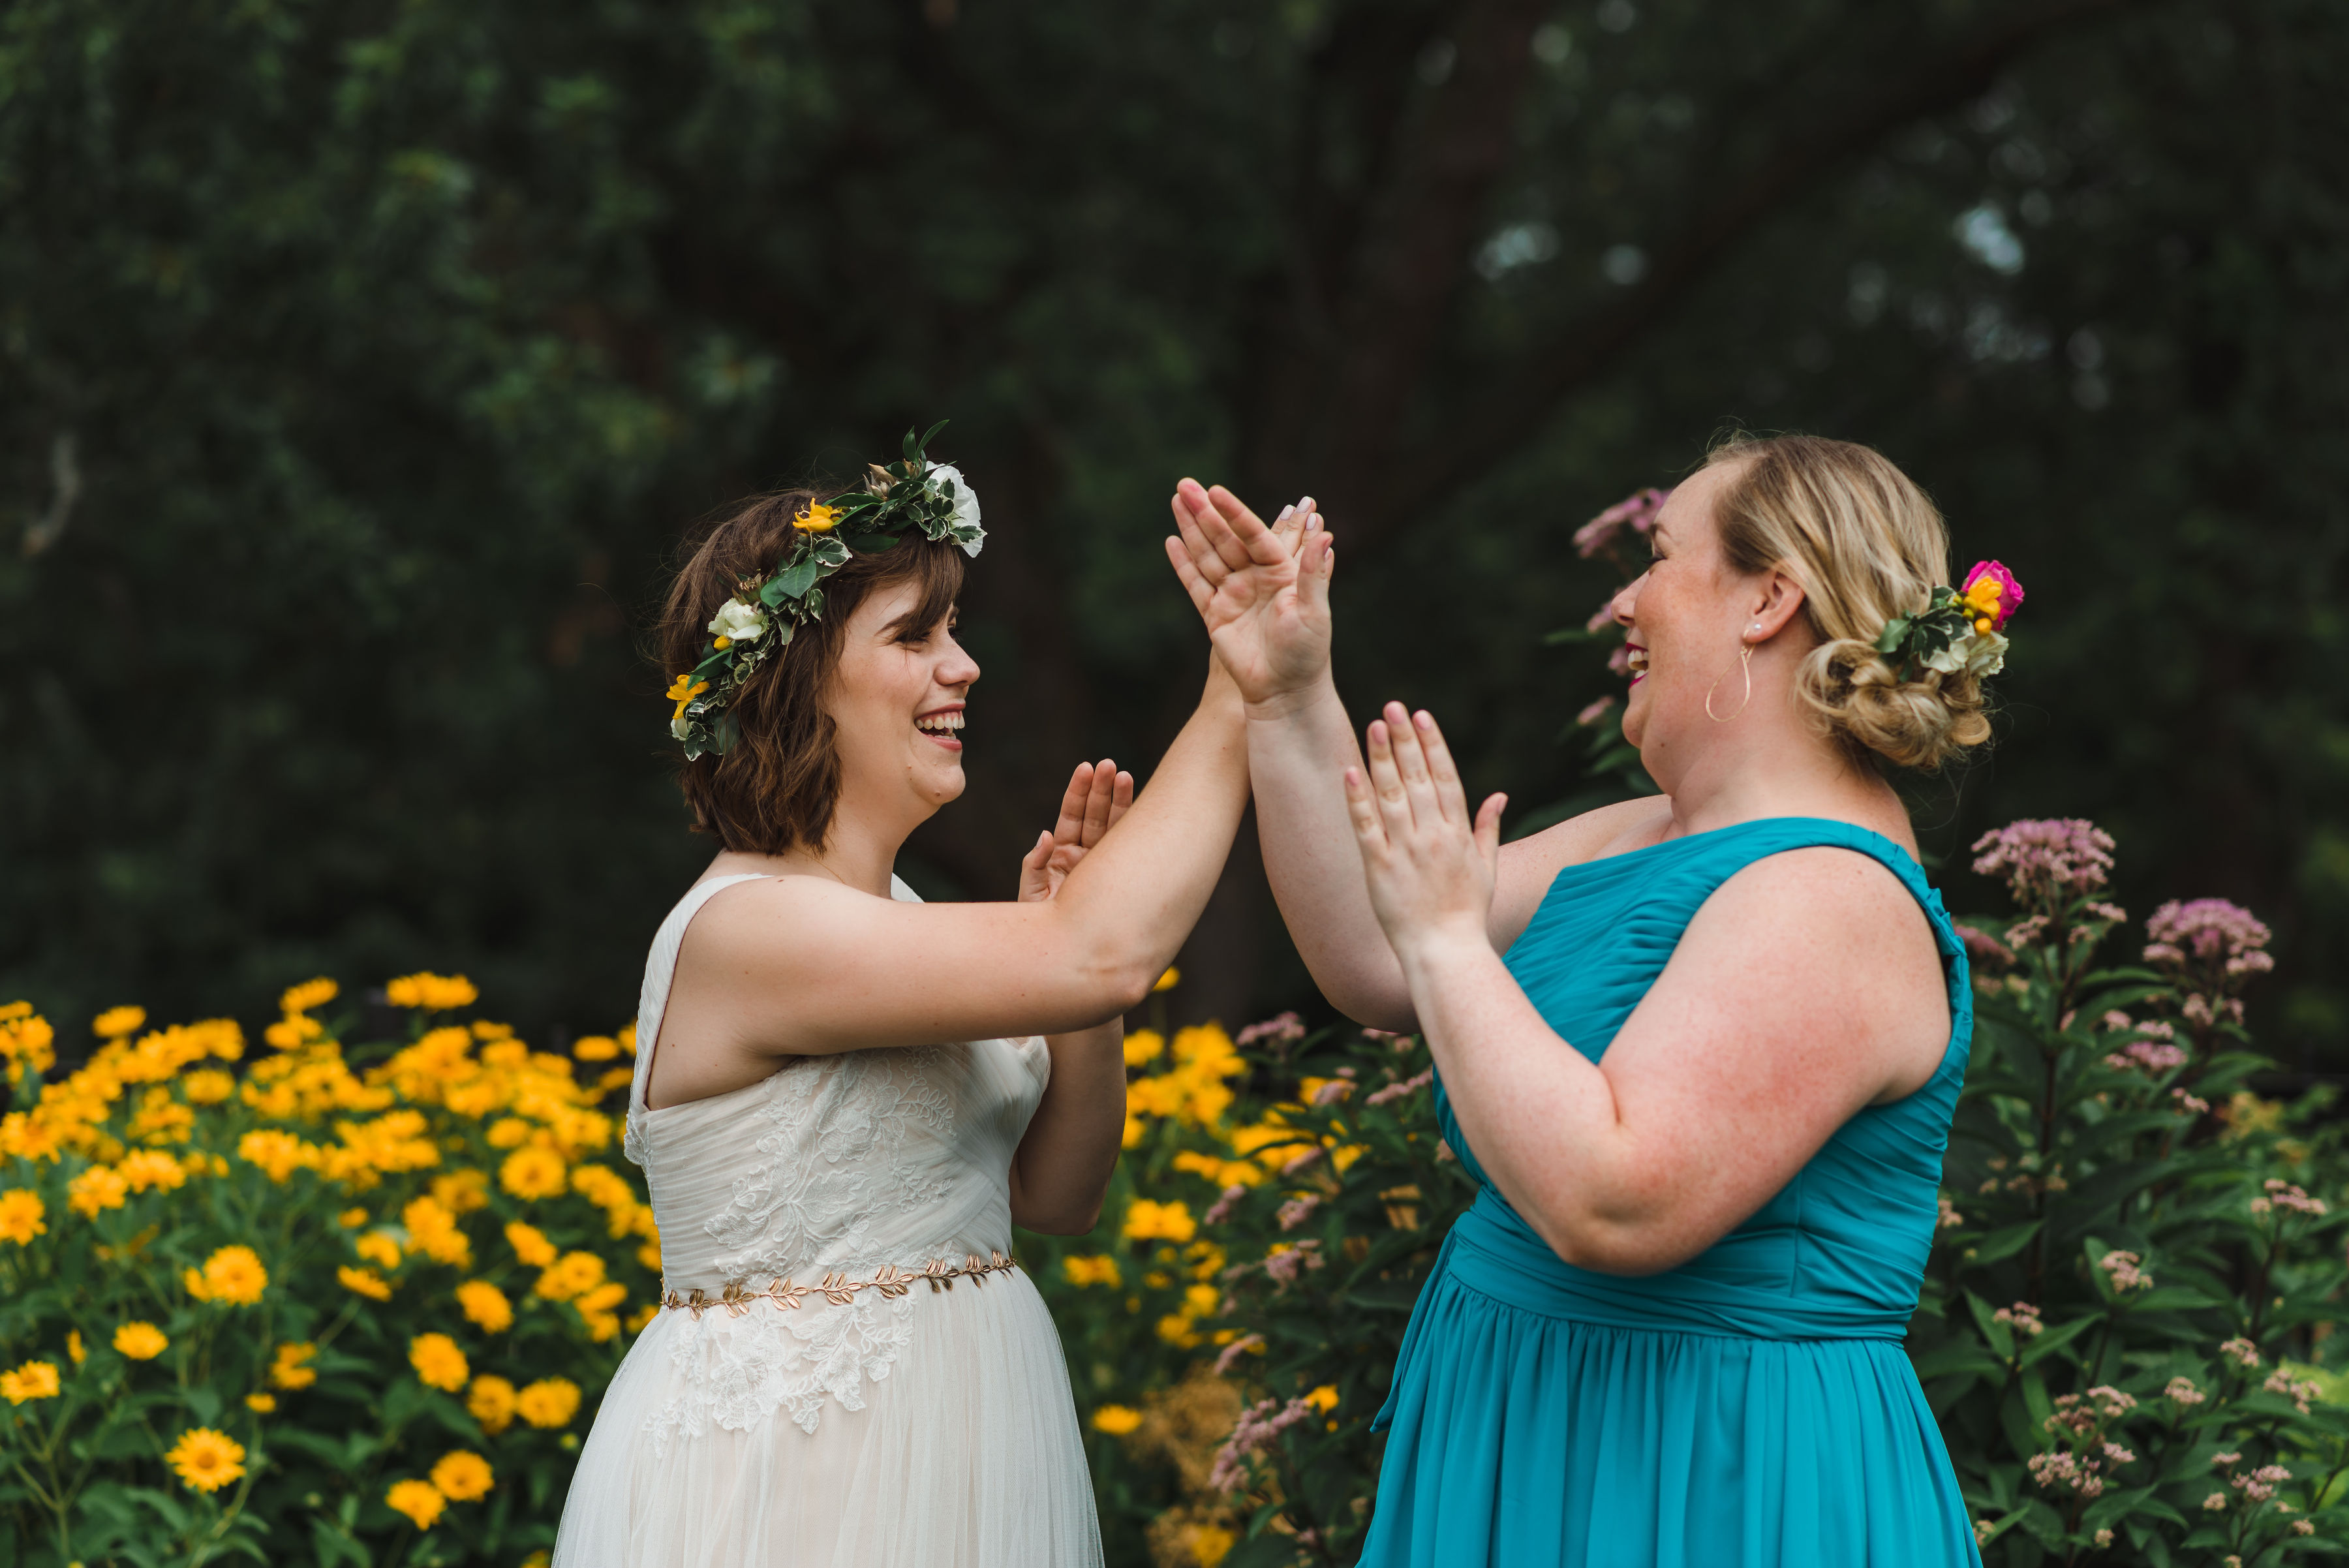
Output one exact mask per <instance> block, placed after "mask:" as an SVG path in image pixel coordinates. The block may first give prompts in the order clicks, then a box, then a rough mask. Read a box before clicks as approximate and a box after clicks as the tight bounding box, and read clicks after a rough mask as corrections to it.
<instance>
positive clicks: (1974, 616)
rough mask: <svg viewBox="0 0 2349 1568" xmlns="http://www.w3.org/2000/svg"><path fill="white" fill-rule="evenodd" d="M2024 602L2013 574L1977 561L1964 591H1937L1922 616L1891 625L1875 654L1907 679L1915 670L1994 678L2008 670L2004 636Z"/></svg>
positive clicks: (1888, 623) (1993, 563)
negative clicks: (2010, 619)
mask: <svg viewBox="0 0 2349 1568" xmlns="http://www.w3.org/2000/svg"><path fill="white" fill-rule="evenodd" d="M2022 604H2023V585H2022V584H2021V583H2019V582H2016V581H2015V580H2014V574H2013V572H2010V571H2008V570H2007V569H2006V568H2005V567H2004V566H2001V565H1999V563H1997V562H1996V561H1978V562H1976V563H1975V564H1974V569H1973V570H1972V571H1971V572H1968V573H1967V574H1966V580H1965V586H1964V587H1960V588H1954V589H1953V588H1948V587H1936V588H1934V590H1933V592H1932V594H1931V595H1930V597H1928V599H1927V600H1926V604H1925V608H1924V609H1923V610H1922V611H1921V612H1920V613H1919V614H1917V615H1913V616H1895V617H1893V618H1891V619H1890V620H1889V621H1886V622H1885V623H1884V631H1883V634H1882V635H1881V636H1879V637H1878V639H1876V651H1877V652H1878V653H1880V654H1882V655H1883V656H1884V658H1885V659H1886V661H1887V662H1888V663H1889V664H1890V665H1891V666H1892V668H1893V670H1894V672H1895V674H1896V675H1897V676H1898V677H1899V679H1900V680H1909V670H1910V668H1911V667H1912V666H1921V667H1922V668H1924V669H1927V670H1939V671H1940V672H1941V673H1942V674H1944V675H1955V674H1958V673H1959V672H1961V671H1963V672H1964V673H1965V674H1968V675H1973V676H1983V675H1995V674H1997V673H1998V672H1999V671H2000V670H2003V669H2005V668H2006V649H2007V642H2006V639H2005V638H2004V637H2003V636H2002V635H2000V634H2001V633H2002V632H2003V631H2004V630H2005V628H2006V623H2007V620H2008V618H2010V617H2012V616H2013V614H2014V612H2015V611H2016V610H2017V609H2018V608H2020V607H2022Z"/></svg>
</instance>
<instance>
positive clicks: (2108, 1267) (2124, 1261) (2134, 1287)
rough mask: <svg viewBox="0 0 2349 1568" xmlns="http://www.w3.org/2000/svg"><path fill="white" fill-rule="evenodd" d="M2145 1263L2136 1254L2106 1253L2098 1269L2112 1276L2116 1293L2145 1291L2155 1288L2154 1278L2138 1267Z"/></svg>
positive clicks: (2099, 1262) (2099, 1261)
mask: <svg viewBox="0 0 2349 1568" xmlns="http://www.w3.org/2000/svg"><path fill="white" fill-rule="evenodd" d="M2142 1262H2145V1260H2144V1259H2142V1258H2140V1257H2138V1256H2137V1254H2136V1253H2135V1252H2106V1254H2105V1255H2104V1257H2103V1258H2102V1259H2100V1260H2098V1262H2097V1263H2096V1267H2098V1268H2100V1269H2102V1270H2104V1271H2105V1272H2106V1274H2108V1275H2110V1276H2111V1278H2112V1282H2113V1289H2114V1290H2116V1291H2143V1290H2150V1289H2152V1288H2153V1276H2152V1275H2151V1274H2148V1273H2147V1272H2145V1271H2144V1270H2143V1269H2141V1268H2139V1267H2137V1265H2138V1264H2139V1263H2142Z"/></svg>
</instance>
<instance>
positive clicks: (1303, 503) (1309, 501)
mask: <svg viewBox="0 0 2349 1568" xmlns="http://www.w3.org/2000/svg"><path fill="white" fill-rule="evenodd" d="M1312 504H1313V497H1311V496H1310V495H1308V496H1306V497H1304V498H1303V499H1302V500H1300V501H1299V502H1298V505H1299V506H1302V507H1307V508H1310V507H1311V506H1312Z"/></svg>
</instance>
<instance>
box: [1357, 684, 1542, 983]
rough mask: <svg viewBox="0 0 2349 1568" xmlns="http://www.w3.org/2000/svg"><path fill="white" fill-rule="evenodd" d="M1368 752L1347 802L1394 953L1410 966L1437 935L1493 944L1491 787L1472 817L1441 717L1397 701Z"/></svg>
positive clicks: (1494, 808) (1494, 818) (1495, 835)
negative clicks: (1412, 710) (1490, 926)
mask: <svg viewBox="0 0 2349 1568" xmlns="http://www.w3.org/2000/svg"><path fill="white" fill-rule="evenodd" d="M1364 740H1365V744H1364V745H1363V748H1362V753H1363V757H1364V760H1365V763H1367V765H1368V768H1369V774H1368V776H1367V777H1365V776H1364V774H1363V773H1362V771H1361V769H1358V768H1348V769H1347V770H1346V805H1347V808H1348V810H1349V811H1350V814H1351V815H1352V817H1353V823H1354V841H1355V843H1356V844H1357V845H1358V846H1360V847H1361V852H1362V871H1363V874H1364V876H1365V877H1367V878H1368V880H1369V883H1370V894H1371V909H1372V910H1373V911H1374V912H1375V913H1376V914H1377V915H1378V918H1379V925H1380V927H1381V929H1384V930H1385V932H1386V934H1387V941H1388V943H1389V944H1390V945H1391V946H1392V947H1393V949H1394V950H1395V955H1396V956H1397V957H1398V958H1400V959H1402V961H1403V964H1404V967H1405V968H1406V969H1408V968H1409V967H1410V966H1411V963H1412V961H1413V952H1414V950H1416V949H1418V948H1419V947H1421V946H1422V945H1423V944H1425V943H1428V942H1430V941H1434V942H1442V941H1444V940H1464V941H1471V942H1477V943H1483V944H1485V946H1486V947H1487V948H1488V949H1489V947H1490V943H1491V939H1490V937H1489V936H1488V935H1487V924H1486V922H1487V920H1488V919H1489V916H1490V912H1491V909H1492V905H1493V880H1494V877H1495V875H1496V874H1497V872H1498V870H1499V868H1500V861H1501V808H1502V807H1503V806H1504V805H1507V804H1508V797H1507V796H1506V795H1498V794H1496V795H1492V796H1489V797H1487V798H1486V800H1485V804H1484V805H1483V806H1481V807H1480V808H1478V810H1477V812H1476V815H1475V819H1474V820H1473V821H1472V820H1471V819H1470V817H1469V815H1468V801H1467V796H1466V795H1465V794H1464V793H1463V792H1462V790H1461V787H1460V773H1459V770H1458V769H1457V768H1455V767H1454V765H1453V762H1452V751H1451V748H1450V747H1448V746H1446V745H1445V744H1444V732H1443V731H1441V730H1439V729H1437V728H1436V725H1435V719H1434V717H1433V715H1432V714H1429V713H1427V712H1425V711H1421V712H1418V713H1407V712H1405V711H1403V706H1402V703H1400V702H1390V703H1388V704H1387V706H1386V715H1385V717H1384V718H1382V719H1374V720H1372V721H1371V726H1370V729H1369V730H1368V731H1367V732H1365V735H1364Z"/></svg>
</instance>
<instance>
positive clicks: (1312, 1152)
mask: <svg viewBox="0 0 2349 1568" xmlns="http://www.w3.org/2000/svg"><path fill="white" fill-rule="evenodd" d="M1319 1158H1321V1151H1320V1150H1319V1149H1318V1148H1309V1149H1307V1150H1306V1151H1305V1152H1304V1153H1303V1154H1300V1155H1299V1156H1298V1157H1297V1158H1294V1159H1292V1160H1290V1161H1289V1162H1288V1164H1287V1165H1284V1166H1282V1167H1281V1168H1280V1174H1281V1175H1283V1176H1294V1175H1296V1174H1297V1173H1298V1172H1299V1171H1300V1170H1303V1169H1304V1168H1306V1167H1307V1166H1309V1165H1311V1164H1312V1163H1313V1162H1314V1161H1315V1160H1317V1159H1319Z"/></svg>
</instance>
